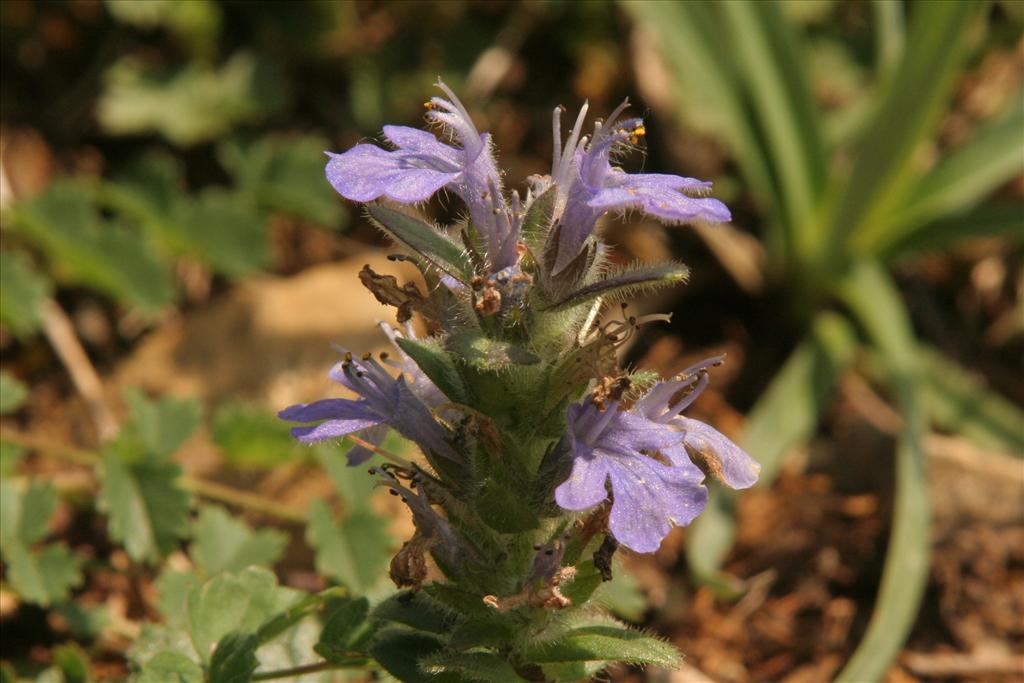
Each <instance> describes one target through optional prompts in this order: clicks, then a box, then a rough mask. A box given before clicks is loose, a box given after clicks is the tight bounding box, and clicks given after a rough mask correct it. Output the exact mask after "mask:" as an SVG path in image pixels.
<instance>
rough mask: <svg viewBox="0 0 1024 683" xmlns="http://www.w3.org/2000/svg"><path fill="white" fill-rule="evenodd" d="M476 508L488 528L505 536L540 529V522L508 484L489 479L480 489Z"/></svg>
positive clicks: (475, 503) (475, 504)
mask: <svg viewBox="0 0 1024 683" xmlns="http://www.w3.org/2000/svg"><path fill="white" fill-rule="evenodd" d="M474 507H475V508H476V511H477V513H478V514H479V515H480V519H481V520H483V522H484V523H485V524H487V526H489V527H491V528H492V529H494V530H495V531H499V532H501V533H503V534H518V533H524V532H526V531H532V530H533V529H537V528H539V527H540V520H539V519H538V518H537V515H536V514H535V513H534V512H533V510H531V509H530V506H529V505H527V504H526V503H524V502H523V498H522V496H520V495H517V494H516V493H515V492H514V491H513V490H512V489H510V488H509V487H508V485H507V484H503V483H501V482H499V481H498V480H496V479H487V480H486V481H485V482H484V483H483V485H482V486H481V488H480V492H479V493H478V494H477V497H476V500H475V501H474Z"/></svg>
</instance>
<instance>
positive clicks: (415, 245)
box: [366, 204, 473, 283]
mask: <svg viewBox="0 0 1024 683" xmlns="http://www.w3.org/2000/svg"><path fill="white" fill-rule="evenodd" d="M366 212H367V213H368V214H369V215H370V217H371V218H372V219H373V220H374V221H375V222H376V223H377V225H378V227H380V229H381V230H382V231H383V232H385V233H386V234H387V235H388V236H389V237H391V238H392V239H394V240H396V241H397V242H399V243H401V244H404V245H405V246H407V247H409V248H410V249H412V250H413V251H414V252H416V253H417V254H421V255H423V256H424V257H425V258H427V259H429V260H430V262H431V263H433V264H434V265H435V266H437V267H438V268H440V269H441V270H443V271H444V272H446V273H448V274H449V275H451V276H452V277H454V278H455V279H457V280H461V281H462V282H466V283H468V282H469V281H470V279H472V277H473V269H472V267H471V265H470V264H469V262H468V261H467V260H466V257H465V256H464V255H463V250H462V248H461V247H460V246H459V245H457V244H456V243H455V242H452V241H451V240H449V239H448V237H446V236H445V235H443V234H442V233H441V232H440V230H439V229H438V228H435V227H433V226H431V225H428V224H427V223H425V222H423V221H422V220H421V219H419V218H416V217H414V216H410V215H408V214H405V213H402V212H401V211H398V210H396V209H392V208H390V207H387V206H383V205H381V204H368V205H367V207H366Z"/></svg>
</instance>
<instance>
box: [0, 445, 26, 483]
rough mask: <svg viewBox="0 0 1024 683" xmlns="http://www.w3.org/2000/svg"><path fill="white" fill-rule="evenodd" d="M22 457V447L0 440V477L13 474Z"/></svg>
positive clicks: (23, 454)
mask: <svg viewBox="0 0 1024 683" xmlns="http://www.w3.org/2000/svg"><path fill="white" fill-rule="evenodd" d="M24 457H25V449H24V448H22V447H21V446H19V445H18V444H14V443H11V442H9V441H0V478H2V477H10V476H13V475H14V474H15V473H16V472H17V471H18V466H19V465H20V464H21V461H22V459H23V458H24Z"/></svg>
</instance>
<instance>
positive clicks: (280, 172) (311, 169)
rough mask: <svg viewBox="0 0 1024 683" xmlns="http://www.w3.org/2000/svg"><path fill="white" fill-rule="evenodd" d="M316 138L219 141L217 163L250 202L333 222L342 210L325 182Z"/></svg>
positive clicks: (320, 145) (325, 144)
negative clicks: (244, 142)
mask: <svg viewBox="0 0 1024 683" xmlns="http://www.w3.org/2000/svg"><path fill="white" fill-rule="evenodd" d="M329 147H330V144H329V143H328V142H327V141H326V140H324V139H322V138H319V137H313V136H296V137H285V136H279V137H264V138H260V139H258V140H256V141H254V142H252V143H249V144H243V143H240V142H229V143H223V144H221V145H220V146H219V147H218V148H217V155H218V157H219V158H220V160H221V163H222V164H223V165H224V166H225V168H227V169H228V171H229V172H230V173H231V174H232V176H234V180H235V183H236V184H237V186H238V188H239V190H240V191H241V192H242V193H244V194H245V195H246V196H247V197H249V198H250V201H252V202H253V204H254V205H259V206H262V207H264V208H266V209H269V210H271V211H282V212H285V213H290V214H294V215H297V216H301V217H303V218H308V219H310V220H312V221H316V222H318V223H320V224H322V225H326V226H331V227H335V226H337V225H338V224H339V222H340V221H341V220H342V218H343V216H344V213H343V212H342V210H341V207H342V204H341V202H340V201H339V199H338V196H337V195H336V194H335V192H334V191H333V190H332V189H331V186H330V185H329V184H328V183H326V182H324V164H325V158H324V150H326V149H328V148H329Z"/></svg>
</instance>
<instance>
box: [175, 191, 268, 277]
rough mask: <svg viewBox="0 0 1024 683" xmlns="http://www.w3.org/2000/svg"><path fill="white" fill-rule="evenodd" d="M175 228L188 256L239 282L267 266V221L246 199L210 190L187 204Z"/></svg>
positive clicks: (229, 193) (177, 219)
mask: <svg viewBox="0 0 1024 683" xmlns="http://www.w3.org/2000/svg"><path fill="white" fill-rule="evenodd" d="M175 225H176V227H177V229H178V230H179V231H180V233H181V239H182V241H183V242H184V244H185V246H186V249H187V251H188V253H191V254H193V255H195V256H196V257H198V258H200V259H201V260H203V261H204V262H206V263H207V264H209V265H210V267H211V268H213V269H214V270H216V271H217V272H218V273H223V274H224V275H226V276H228V277H230V278H234V279H238V278H240V277H242V276H245V275H248V274H250V273H253V272H255V271H257V270H259V269H260V268H263V267H264V266H266V265H267V263H268V262H269V260H270V252H269V249H268V245H267V225H266V218H265V217H264V216H262V215H260V213H259V212H258V211H257V210H256V205H255V203H254V202H253V201H252V200H250V199H247V198H246V197H244V196H242V195H240V194H237V193H232V192H228V191H226V190H222V189H220V188H208V189H206V190H204V191H203V192H202V194H200V195H199V196H198V197H196V198H195V199H194V200H193V201H191V202H189V203H187V204H184V205H183V207H182V209H181V211H180V213H179V215H178V216H177V217H176V221H175Z"/></svg>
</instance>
